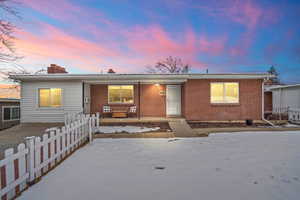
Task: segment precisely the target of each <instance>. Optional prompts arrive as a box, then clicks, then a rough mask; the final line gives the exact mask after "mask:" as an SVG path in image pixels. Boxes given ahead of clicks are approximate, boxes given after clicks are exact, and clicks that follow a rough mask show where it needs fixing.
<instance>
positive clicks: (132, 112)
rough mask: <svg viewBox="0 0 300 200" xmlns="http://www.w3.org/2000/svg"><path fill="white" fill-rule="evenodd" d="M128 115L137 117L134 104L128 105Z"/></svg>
mask: <svg viewBox="0 0 300 200" xmlns="http://www.w3.org/2000/svg"><path fill="white" fill-rule="evenodd" d="M128 116H129V117H137V107H136V105H133V106H130V107H129V110H128Z"/></svg>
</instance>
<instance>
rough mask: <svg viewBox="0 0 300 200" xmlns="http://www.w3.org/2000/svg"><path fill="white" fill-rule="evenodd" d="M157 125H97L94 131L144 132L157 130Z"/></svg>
mask: <svg viewBox="0 0 300 200" xmlns="http://www.w3.org/2000/svg"><path fill="white" fill-rule="evenodd" d="M159 129H160V128H159V127H152V128H148V127H141V126H99V129H98V130H97V131H96V132H99V133H123V132H125V133H144V132H150V131H157V130H159Z"/></svg>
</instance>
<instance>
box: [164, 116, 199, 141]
mask: <svg viewBox="0 0 300 200" xmlns="http://www.w3.org/2000/svg"><path fill="white" fill-rule="evenodd" d="M168 123H169V126H170V128H171V129H172V131H173V133H174V135H175V137H197V136H198V134H197V133H196V131H194V130H193V129H192V128H191V127H190V125H189V124H188V123H187V122H186V120H185V119H179V120H174V121H169V122H168Z"/></svg>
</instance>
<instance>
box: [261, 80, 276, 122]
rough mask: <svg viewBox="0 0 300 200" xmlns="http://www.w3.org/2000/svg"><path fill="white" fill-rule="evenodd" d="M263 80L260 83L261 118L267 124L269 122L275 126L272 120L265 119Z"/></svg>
mask: <svg viewBox="0 0 300 200" xmlns="http://www.w3.org/2000/svg"><path fill="white" fill-rule="evenodd" d="M264 82H265V81H264V80H263V81H262V85H261V91H262V92H261V97H262V102H261V118H262V120H263V121H265V122H267V123H268V124H270V125H271V126H273V127H277V126H276V125H274V124H273V123H272V122H270V121H269V120H267V119H265V84H264Z"/></svg>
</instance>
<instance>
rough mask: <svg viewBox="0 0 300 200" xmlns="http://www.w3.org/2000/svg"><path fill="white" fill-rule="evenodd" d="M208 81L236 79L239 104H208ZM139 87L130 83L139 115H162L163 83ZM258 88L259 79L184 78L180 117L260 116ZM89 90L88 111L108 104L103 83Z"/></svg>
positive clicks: (201, 118)
mask: <svg viewBox="0 0 300 200" xmlns="http://www.w3.org/2000/svg"><path fill="white" fill-rule="evenodd" d="M210 82H239V87H240V88H239V89H240V90H239V91H240V92H239V103H238V104H230V105H228V104H222V105H216V104H211V103H210ZM140 87H141V88H140V90H139V89H138V85H137V84H136V85H134V104H135V105H137V107H138V109H140V113H141V117H166V95H165V93H166V85H155V84H141V85H140ZM261 87H262V80H257V79H249V80H248V79H247V80H245V79H242V80H212V79H210V80H208V79H201V80H200V79H197V80H196V79H194V80H188V81H187V82H186V83H184V84H182V99H181V104H182V106H181V110H182V116H183V117H185V118H186V119H187V120H245V119H261V114H262V113H261V108H262V96H261V95H262V94H261ZM90 90H91V112H92V113H95V112H99V111H101V109H102V106H103V105H107V104H108V96H107V95H108V94H107V85H104V84H99V85H91V89H90ZM139 91H140V94H139ZM139 95H140V106H139V105H138V103H139ZM126 106H128V105H126ZM138 112H139V111H138Z"/></svg>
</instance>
